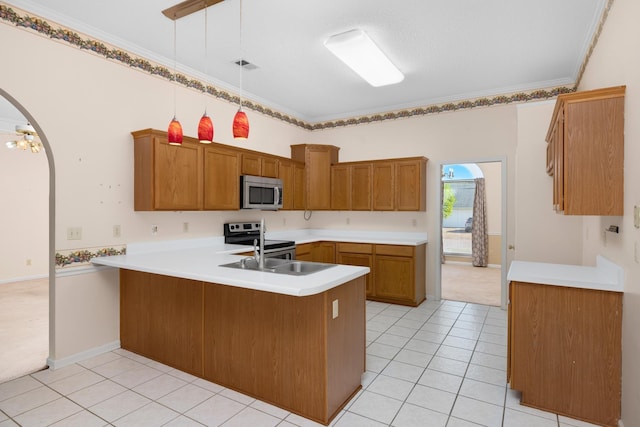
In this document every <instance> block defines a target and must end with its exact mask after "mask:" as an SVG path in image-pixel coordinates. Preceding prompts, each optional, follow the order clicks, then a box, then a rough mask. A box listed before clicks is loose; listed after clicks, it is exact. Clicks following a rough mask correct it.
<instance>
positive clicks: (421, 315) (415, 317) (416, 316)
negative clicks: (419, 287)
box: [402, 308, 432, 329]
mask: <svg viewBox="0 0 640 427" xmlns="http://www.w3.org/2000/svg"><path fill="white" fill-rule="evenodd" d="M431 314H432V313H431V312H427V311H424V310H416V309H415V308H412V309H411V310H409V311H408V312H407V314H405V315H404V316H403V317H402V320H411V321H413V322H418V323H420V326H419V327H418V329H420V327H421V326H422V325H423V324H424V322H426V321H427V320H428V319H429V317H431Z"/></svg>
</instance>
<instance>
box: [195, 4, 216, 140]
mask: <svg viewBox="0 0 640 427" xmlns="http://www.w3.org/2000/svg"><path fill="white" fill-rule="evenodd" d="M206 6H207V5H206V3H205V8H204V71H205V75H208V74H209V73H208V71H209V70H208V66H209V63H208V62H207V26H208V25H207V7H206ZM206 88H207V86H206V83H205V91H206ZM198 139H199V140H200V142H201V143H202V144H211V142H213V122H212V121H211V118H210V117H209V116H208V115H207V97H206V95H205V98H204V114H203V115H202V118H201V119H200V123H198Z"/></svg>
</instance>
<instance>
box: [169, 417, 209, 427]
mask: <svg viewBox="0 0 640 427" xmlns="http://www.w3.org/2000/svg"><path fill="white" fill-rule="evenodd" d="M202 426H204V424H200V423H199V422H197V421H194V420H192V419H191V418H187V417H185V416H184V415H180V416H179V417H178V418H175V419H173V420H172V421H170V422H168V423H167V424H165V425H164V426H163V427H202Z"/></svg>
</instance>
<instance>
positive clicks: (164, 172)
mask: <svg viewBox="0 0 640 427" xmlns="http://www.w3.org/2000/svg"><path fill="white" fill-rule="evenodd" d="M131 134H132V135H133V140H134V165H135V172H134V181H135V182H134V209H135V210H136V211H153V210H172V211H179V210H200V209H202V206H203V192H202V189H203V181H202V176H203V175H202V170H203V160H202V158H203V152H202V147H201V146H200V144H199V143H198V140H196V139H195V138H188V137H185V138H184V141H183V144H182V146H173V145H169V143H168V142H167V133H166V132H162V131H157V130H152V129H145V130H141V131H137V132H132V133H131Z"/></svg>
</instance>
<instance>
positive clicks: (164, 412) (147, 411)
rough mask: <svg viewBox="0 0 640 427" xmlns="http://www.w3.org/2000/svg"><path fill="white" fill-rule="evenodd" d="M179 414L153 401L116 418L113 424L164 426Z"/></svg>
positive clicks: (144, 426)
mask: <svg viewBox="0 0 640 427" xmlns="http://www.w3.org/2000/svg"><path fill="white" fill-rule="evenodd" d="M178 416H180V414H178V413H177V412H174V411H172V410H171V409H169V408H167V407H166V406H162V405H159V404H157V403H155V402H151V403H149V404H148V405H145V406H143V407H142V408H140V409H137V410H135V411H133V412H130V413H129V414H127V415H125V416H124V417H122V418H120V419H118V420H116V421H115V422H114V423H113V424H114V425H115V426H116V427H155V426H162V425H164V424H166V423H168V422H169V421H171V420H174V419H176V418H178Z"/></svg>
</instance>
